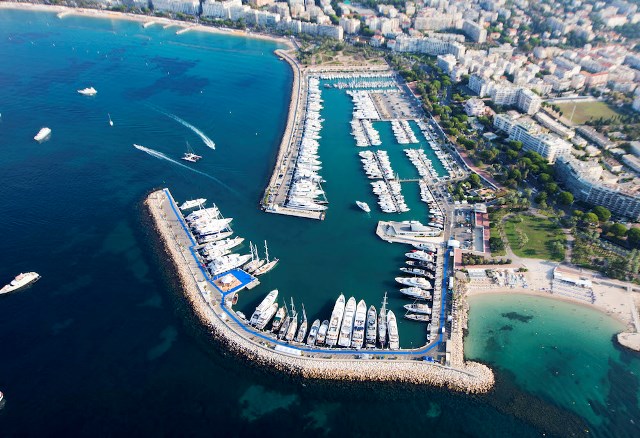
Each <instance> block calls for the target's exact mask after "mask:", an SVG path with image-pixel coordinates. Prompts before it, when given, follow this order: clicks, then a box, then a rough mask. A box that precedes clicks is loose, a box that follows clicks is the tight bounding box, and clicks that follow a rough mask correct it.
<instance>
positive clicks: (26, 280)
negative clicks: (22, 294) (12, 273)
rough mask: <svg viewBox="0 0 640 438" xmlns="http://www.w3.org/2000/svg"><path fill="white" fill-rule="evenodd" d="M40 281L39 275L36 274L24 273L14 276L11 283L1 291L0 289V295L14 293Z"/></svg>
mask: <svg viewBox="0 0 640 438" xmlns="http://www.w3.org/2000/svg"><path fill="white" fill-rule="evenodd" d="M38 280H40V274H38V273H37V272H26V273H21V274H18V275H16V278H14V279H13V280H11V283H9V284H7V285H5V286H4V287H3V288H2V289H0V294H7V293H9V292H13V291H16V290H18V289H20V288H23V287H25V286H28V285H30V284H31V283H35V282H36V281H38Z"/></svg>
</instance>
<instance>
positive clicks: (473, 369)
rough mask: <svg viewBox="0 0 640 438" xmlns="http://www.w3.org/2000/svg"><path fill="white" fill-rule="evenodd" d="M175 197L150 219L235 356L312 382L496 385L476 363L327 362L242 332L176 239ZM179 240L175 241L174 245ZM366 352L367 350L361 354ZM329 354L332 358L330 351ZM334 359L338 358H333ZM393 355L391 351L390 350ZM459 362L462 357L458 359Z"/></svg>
mask: <svg viewBox="0 0 640 438" xmlns="http://www.w3.org/2000/svg"><path fill="white" fill-rule="evenodd" d="M165 201H168V203H167V204H169V203H171V202H172V199H170V197H169V196H168V195H167V194H165V191H163V190H159V191H156V192H153V193H151V194H150V195H149V196H148V197H147V199H146V200H145V205H146V206H147V209H148V211H149V213H150V215H151V218H152V220H153V223H154V226H155V229H156V231H157V233H158V236H159V238H160V240H161V241H162V243H163V246H164V249H165V252H166V254H167V255H168V256H169V257H170V258H171V260H172V264H173V266H174V268H175V269H176V272H177V274H178V276H179V278H180V283H181V285H182V291H183V294H184V296H185V297H186V299H187V300H188V301H189V303H190V305H191V308H192V309H193V312H194V313H195V315H196V316H197V317H198V319H199V320H200V321H201V323H202V324H203V325H205V326H206V327H207V329H208V330H209V331H210V332H211V334H212V335H213V336H214V337H215V338H216V339H217V340H219V341H220V342H221V343H222V344H224V345H225V346H226V347H227V348H228V349H229V350H230V351H231V352H233V353H234V354H237V355H239V356H243V357H245V358H247V359H249V360H252V361H253V362H254V363H256V364H258V365H260V366H264V367H267V368H269V369H272V370H277V371H280V372H283V373H286V374H290V375H292V376H298V377H302V378H309V379H325V380H347V381H363V382H364V381H376V382H385V381H386V382H404V383H411V384H418V385H422V384H425V385H433V386H440V387H445V388H449V389H451V390H455V391H461V392H467V393H484V392H488V391H489V390H490V389H491V388H492V387H493V385H494V383H495V379H494V375H493V372H492V371H491V369H490V368H489V367H487V366H486V365H483V364H480V363H476V362H465V363H462V362H461V358H460V363H457V362H458V360H456V363H455V365H456V366H455V367H446V366H443V365H440V364H437V363H431V362H425V361H422V360H415V359H414V360H407V359H402V358H399V359H398V358H397V357H394V358H393V359H372V358H369V359H357V358H336V357H330V358H324V357H314V356H311V355H308V354H300V355H294V354H292V353H290V352H287V351H286V350H285V351H282V350H279V351H276V350H275V349H274V348H272V345H270V344H269V343H268V342H265V341H264V339H261V338H259V337H256V336H252V335H250V334H247V331H246V330H244V331H242V328H241V327H239V326H238V325H237V324H236V323H235V322H234V321H233V320H230V319H229V318H228V316H227V313H226V312H227V310H226V309H224V308H223V307H222V306H223V305H224V303H221V301H222V296H214V295H215V292H214V293H213V294H212V293H211V291H210V290H209V289H208V287H207V284H206V282H205V281H199V278H201V275H200V271H198V270H195V272H194V269H193V268H194V266H196V263H195V260H194V259H193V258H191V257H190V256H191V254H190V253H189V252H188V248H186V247H184V246H183V245H181V243H180V242H179V241H178V240H177V239H178V238H179V237H178V234H179V230H181V228H178V227H177V225H179V224H178V221H176V220H175V219H170V218H168V217H167V215H166V214H165V212H164V210H163V203H164V202H165ZM172 241H175V242H172ZM363 353H364V354H366V351H363ZM326 354H332V352H331V351H330V350H328V351H327V352H326ZM334 356H335V355H334ZM389 356H393V352H389ZM456 359H458V358H456Z"/></svg>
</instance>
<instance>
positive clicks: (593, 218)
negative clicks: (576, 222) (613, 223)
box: [582, 213, 598, 227]
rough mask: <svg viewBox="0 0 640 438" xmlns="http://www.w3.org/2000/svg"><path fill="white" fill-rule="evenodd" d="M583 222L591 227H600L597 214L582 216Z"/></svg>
mask: <svg viewBox="0 0 640 438" xmlns="http://www.w3.org/2000/svg"><path fill="white" fill-rule="evenodd" d="M582 222H584V223H585V224H586V225H587V226H589V227H593V226H596V225H598V216H597V215H596V214H595V213H587V214H585V215H584V216H582Z"/></svg>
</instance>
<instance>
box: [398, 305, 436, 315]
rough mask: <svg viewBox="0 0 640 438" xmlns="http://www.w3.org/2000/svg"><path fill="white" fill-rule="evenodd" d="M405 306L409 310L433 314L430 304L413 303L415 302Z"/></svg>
mask: <svg viewBox="0 0 640 438" xmlns="http://www.w3.org/2000/svg"><path fill="white" fill-rule="evenodd" d="M403 307H404V308H405V309H406V310H407V312H414V313H421V314H423V315H431V308H430V307H429V305H428V304H420V303H413V304H405V305H404V306H403Z"/></svg>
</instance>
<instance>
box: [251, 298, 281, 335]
mask: <svg viewBox="0 0 640 438" xmlns="http://www.w3.org/2000/svg"><path fill="white" fill-rule="evenodd" d="M277 311H278V303H273V304H272V305H271V307H269V308H268V309H267V310H265V311H264V312H262V313H261V314H260V318H258V322H257V323H256V328H257V329H258V330H264V329H265V327H266V326H267V324H269V321H271V319H272V318H273V316H274V315H275V314H276V312H277Z"/></svg>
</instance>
